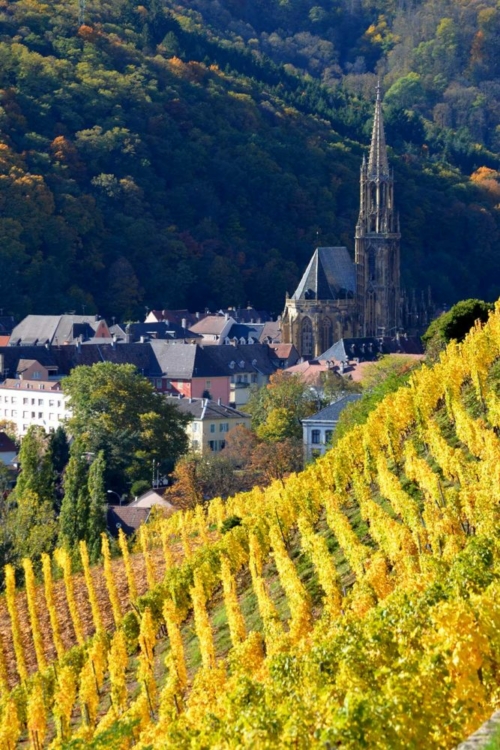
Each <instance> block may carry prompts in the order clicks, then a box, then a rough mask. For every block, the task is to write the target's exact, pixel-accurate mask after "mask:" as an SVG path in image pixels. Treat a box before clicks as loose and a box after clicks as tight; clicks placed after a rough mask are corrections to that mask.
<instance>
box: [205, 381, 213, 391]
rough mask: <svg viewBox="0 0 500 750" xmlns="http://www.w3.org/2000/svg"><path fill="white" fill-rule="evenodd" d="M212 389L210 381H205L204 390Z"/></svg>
mask: <svg viewBox="0 0 500 750" xmlns="http://www.w3.org/2000/svg"><path fill="white" fill-rule="evenodd" d="M211 387H212V381H211V380H205V388H206V389H207V390H208V389H209V388H211Z"/></svg>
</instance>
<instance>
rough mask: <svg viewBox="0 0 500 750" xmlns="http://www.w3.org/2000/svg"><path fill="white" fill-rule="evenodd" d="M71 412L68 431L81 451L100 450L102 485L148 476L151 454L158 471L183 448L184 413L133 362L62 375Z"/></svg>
mask: <svg viewBox="0 0 500 750" xmlns="http://www.w3.org/2000/svg"><path fill="white" fill-rule="evenodd" d="M63 390H64V392H65V393H66V394H67V395H68V396H69V406H70V408H71V410H72V417H71V418H70V419H69V420H68V430H69V432H71V434H72V435H74V436H75V438H77V440H78V442H79V444H80V445H81V447H82V453H87V454H89V455H92V456H97V455H98V454H99V452H100V451H102V452H103V456H104V460H105V463H106V469H105V472H104V477H105V485H106V487H109V488H113V489H114V490H115V491H117V492H119V493H120V494H121V493H122V492H124V491H126V490H127V489H128V487H129V485H130V483H132V482H134V481H136V480H138V479H145V480H147V479H149V476H150V472H151V464H152V461H153V459H154V460H155V463H156V465H157V466H158V467H159V469H160V472H161V473H162V474H167V473H168V472H169V471H171V470H172V469H173V467H174V465H175V462H176V460H177V459H178V458H179V456H181V455H182V454H183V453H185V452H186V451H187V448H188V440H187V436H186V432H185V426H186V424H187V423H188V422H189V419H190V417H189V416H187V415H184V414H182V413H181V412H180V411H179V410H178V409H177V408H176V406H175V405H173V404H170V403H168V402H167V401H166V400H165V397H164V396H162V395H160V394H159V393H157V392H156V391H155V390H154V388H153V386H152V384H151V383H150V382H149V380H147V379H146V378H144V377H143V376H142V375H140V374H139V373H138V372H137V370H136V368H135V367H134V366H133V365H115V364H113V363H111V362H101V363H99V364H96V365H94V366H92V367H87V366H83V367H77V368H75V369H74V370H73V371H72V373H71V375H70V376H69V377H67V378H65V379H64V380H63Z"/></svg>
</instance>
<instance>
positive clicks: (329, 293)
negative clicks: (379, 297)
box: [291, 247, 356, 300]
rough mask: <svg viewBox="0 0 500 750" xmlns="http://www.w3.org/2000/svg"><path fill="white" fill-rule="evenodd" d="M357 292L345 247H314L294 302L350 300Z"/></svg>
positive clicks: (295, 293)
mask: <svg viewBox="0 0 500 750" xmlns="http://www.w3.org/2000/svg"><path fill="white" fill-rule="evenodd" d="M355 291H356V272H355V267H354V263H353V261H352V258H351V256H350V255H349V252H348V250H347V248H346V247H317V248H316V250H315V251H314V254H313V256H312V258H311V260H310V261H309V265H308V266H307V268H306V270H305V272H304V275H303V276H302V279H301V280H300V283H299V285H298V287H297V289H296V290H295V292H294V293H293V294H292V297H291V298H292V299H295V300H299V299H302V300H308V299H311V300H315V299H316V300H329V299H333V300H336V299H344V298H346V297H352V296H353V295H354V293H355Z"/></svg>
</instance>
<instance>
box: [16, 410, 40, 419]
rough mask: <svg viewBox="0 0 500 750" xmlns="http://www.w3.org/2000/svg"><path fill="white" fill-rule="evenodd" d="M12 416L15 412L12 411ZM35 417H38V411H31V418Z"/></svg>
mask: <svg viewBox="0 0 500 750" xmlns="http://www.w3.org/2000/svg"><path fill="white" fill-rule="evenodd" d="M12 416H14V412H12ZM35 418H36V412H35V411H32V412H31V419H35Z"/></svg>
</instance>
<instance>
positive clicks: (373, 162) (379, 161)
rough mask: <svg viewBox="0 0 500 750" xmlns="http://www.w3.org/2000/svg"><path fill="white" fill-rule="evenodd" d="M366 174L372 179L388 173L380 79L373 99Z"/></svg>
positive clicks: (385, 175)
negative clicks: (373, 105) (370, 139)
mask: <svg viewBox="0 0 500 750" xmlns="http://www.w3.org/2000/svg"><path fill="white" fill-rule="evenodd" d="M368 175H369V177H370V178H372V179H373V178H375V179H377V178H380V177H387V176H388V175H389V162H388V160H387V146H386V145H385V133H384V118H383V115H382V99H381V96H380V81H378V82H377V99H376V101H375V116H374V118H373V130H372V142H371V145H370V156H369V158H368Z"/></svg>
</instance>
